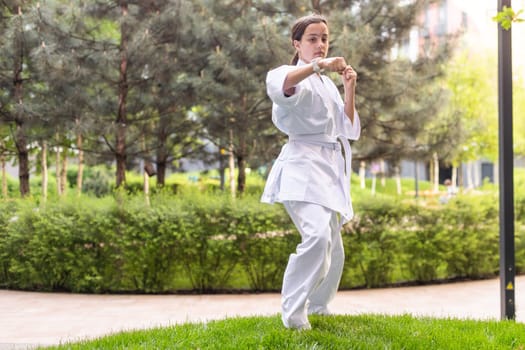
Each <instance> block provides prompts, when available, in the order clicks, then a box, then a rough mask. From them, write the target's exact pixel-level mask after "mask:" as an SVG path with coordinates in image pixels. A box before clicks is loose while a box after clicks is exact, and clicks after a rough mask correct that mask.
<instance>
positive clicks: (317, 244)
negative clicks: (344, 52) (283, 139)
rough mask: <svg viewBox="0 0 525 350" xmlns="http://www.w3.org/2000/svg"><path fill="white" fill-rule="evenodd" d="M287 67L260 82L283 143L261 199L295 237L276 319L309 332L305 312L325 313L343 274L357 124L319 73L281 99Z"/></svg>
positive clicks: (271, 72) (270, 74)
mask: <svg viewBox="0 0 525 350" xmlns="http://www.w3.org/2000/svg"><path fill="white" fill-rule="evenodd" d="M302 64H304V63H303V62H301V61H299V62H298V63H297V65H302ZM294 68H295V66H289V65H284V66H281V67H278V68H276V69H273V70H271V71H270V72H269V73H268V75H267V78H266V85H267V93H268V96H269V97H270V98H271V100H272V101H273V109H272V121H273V123H274V124H275V126H276V127H277V128H278V129H279V130H281V131H282V132H284V133H286V134H287V135H288V136H289V142H288V143H287V144H285V145H284V146H283V148H282V150H281V153H280V154H279V157H278V158H277V160H276V161H275V163H274V165H273V167H272V169H271V171H270V174H269V176H268V179H267V182H266V186H265V189H264V192H263V195H262V198H261V201H262V202H265V203H274V202H281V203H283V204H284V206H285V208H286V210H287V212H288V213H289V215H290V217H291V218H292V220H293V222H294V224H295V226H296V227H297V229H298V231H299V232H300V234H301V238H302V241H301V244H299V245H298V246H297V250H296V252H295V254H291V255H290V259H289V261H288V266H287V267H286V271H285V274H284V279H283V287H282V292H281V294H282V319H283V323H284V325H285V326H286V327H290V328H310V324H309V322H308V317H307V312H308V313H318V314H323V313H328V308H327V305H328V303H329V302H330V301H331V300H332V299H333V297H334V296H335V294H336V292H337V288H338V286H339V282H340V279H341V274H342V271H343V264H344V251H343V245H342V239H341V234H340V231H341V227H342V225H343V224H344V223H345V222H347V221H349V220H350V219H351V218H352V217H353V210H352V204H351V199H350V173H351V161H352V154H351V149H350V145H349V143H348V139H351V140H357V139H358V138H359V135H360V133H361V124H360V121H359V115H358V114H357V112H355V113H354V122H353V124H352V123H351V122H350V120H349V119H348V117H347V116H346V115H345V112H344V103H343V100H342V98H341V95H340V93H339V90H338V89H337V87H336V85H335V84H334V82H333V81H332V80H331V79H330V78H328V77H327V76H325V75H321V79H320V78H319V76H318V75H316V74H312V75H310V76H309V77H308V78H306V79H304V80H303V81H301V82H300V83H299V84H298V85H296V87H295V94H294V95H292V96H290V97H286V96H285V95H284V92H283V86H284V80H285V77H286V75H287V74H288V72H289V71H290V70H292V69H294ZM338 141H339V142H338ZM341 145H342V146H343V147H342V148H343V150H344V157H343V153H342V151H343V150H342V149H341Z"/></svg>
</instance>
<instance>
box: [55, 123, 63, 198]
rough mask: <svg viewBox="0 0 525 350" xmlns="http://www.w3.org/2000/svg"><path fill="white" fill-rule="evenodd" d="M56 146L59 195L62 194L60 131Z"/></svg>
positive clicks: (56, 173)
mask: <svg viewBox="0 0 525 350" xmlns="http://www.w3.org/2000/svg"><path fill="white" fill-rule="evenodd" d="M55 140H56V147H55V181H56V183H57V195H58V196H59V197H61V196H62V183H61V181H62V178H61V177H60V152H61V150H60V137H59V136H58V133H56V135H55Z"/></svg>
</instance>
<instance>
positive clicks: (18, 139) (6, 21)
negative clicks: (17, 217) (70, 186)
mask: <svg viewBox="0 0 525 350" xmlns="http://www.w3.org/2000/svg"><path fill="white" fill-rule="evenodd" d="M33 3H34V2H32V1H25V2H19V1H2V2H1V3H0V17H1V18H2V21H1V23H0V34H2V35H0V87H1V90H2V91H8V92H9V93H8V94H0V118H1V119H0V120H1V121H2V123H4V124H5V125H10V128H11V133H12V137H13V140H14V146H15V148H16V153H17V158H18V173H19V175H18V176H19V182H20V194H21V196H22V197H24V196H27V195H29V194H30V187H29V176H30V163H29V153H30V149H29V144H30V143H31V138H30V137H31V135H30V125H31V123H33V122H35V119H34V117H35V116H34V115H33V114H32V108H31V103H32V102H34V101H31V97H30V96H31V91H32V88H33V87H34V85H32V84H34V82H33V81H32V75H31V73H32V61H31V57H30V55H29V53H30V51H31V49H32V48H34V47H35V46H37V45H38V44H39V43H38V33H37V32H36V31H35V30H34V28H35V23H34V13H33V12H32V9H33V7H32V4H33Z"/></svg>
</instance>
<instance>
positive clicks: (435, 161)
mask: <svg viewBox="0 0 525 350" xmlns="http://www.w3.org/2000/svg"><path fill="white" fill-rule="evenodd" d="M432 159H433V167H434V192H435V193H437V192H439V158H438V154H437V152H434V154H433V155H432Z"/></svg>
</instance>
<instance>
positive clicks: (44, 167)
mask: <svg viewBox="0 0 525 350" xmlns="http://www.w3.org/2000/svg"><path fill="white" fill-rule="evenodd" d="M40 160H41V163H40V165H41V167H42V198H43V199H44V201H45V200H46V199H47V188H48V182H49V179H48V174H47V142H46V141H43V142H42V151H41V158H40Z"/></svg>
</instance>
